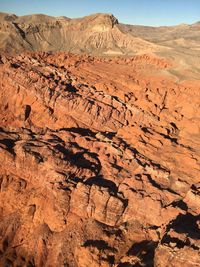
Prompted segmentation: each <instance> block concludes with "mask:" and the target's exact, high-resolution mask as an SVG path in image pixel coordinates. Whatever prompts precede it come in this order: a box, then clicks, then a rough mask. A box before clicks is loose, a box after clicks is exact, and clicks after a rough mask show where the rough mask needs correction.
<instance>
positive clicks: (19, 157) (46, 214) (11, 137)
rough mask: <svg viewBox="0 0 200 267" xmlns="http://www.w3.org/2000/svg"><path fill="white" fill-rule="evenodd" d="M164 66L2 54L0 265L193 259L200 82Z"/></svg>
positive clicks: (197, 240)
mask: <svg viewBox="0 0 200 267" xmlns="http://www.w3.org/2000/svg"><path fill="white" fill-rule="evenodd" d="M174 64H175V63H174V62H168V61H166V60H165V59H159V58H157V57H155V58H154V57H153V56H152V55H151V56H148V55H144V56H140V57H139V56H138V57H134V58H129V59H122V58H112V59H108V58H107V59H103V58H93V57H89V56H84V55H82V56H76V55H71V54H64V53H60V54H46V53H37V54H29V53H27V54H22V55H17V56H13V57H11V56H8V55H4V56H3V55H2V56H1V64H0V81H1V83H0V87H1V97H0V118H1V132H0V150H1V156H0V163H1V168H0V190H1V191H0V216H1V221H0V236H1V238H0V240H1V241H0V265H1V266H70V267H71V266H77V267H79V266H81V267H85V266H101V267H106V266H118V267H122V266H153V265H154V266H156V267H159V266H162V267H168V266H199V265H200V262H199V258H200V257H199V256H200V255H199V245H200V229H199V225H200V217H199V210H200V199H199V189H200V184H199V183H200V180H199V170H200V166H199V160H200V138H199V129H200V128H199V127H200V115H199V112H198V108H199V94H200V90H199V89H200V88H199V83H196V82H193V81H184V82H182V83H181V82H179V83H178V82H177V77H175V76H174V75H172V74H170V70H171V69H172V68H173V65H174Z"/></svg>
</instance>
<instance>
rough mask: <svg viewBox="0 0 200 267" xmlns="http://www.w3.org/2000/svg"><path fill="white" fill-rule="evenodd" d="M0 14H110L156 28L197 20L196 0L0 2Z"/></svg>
mask: <svg viewBox="0 0 200 267" xmlns="http://www.w3.org/2000/svg"><path fill="white" fill-rule="evenodd" d="M0 11H1V12H9V13H15V14H17V15H27V14H34V13H43V14H48V15H52V16H67V17H71V18H74V17H82V16H85V15H89V14H92V13H98V12H100V13H112V14H114V15H115V16H116V17H117V18H118V19H119V21H120V22H124V23H129V24H141V25H155V26H159V25H175V24H180V23H193V22H196V21H200V0H55V1H54V0H0Z"/></svg>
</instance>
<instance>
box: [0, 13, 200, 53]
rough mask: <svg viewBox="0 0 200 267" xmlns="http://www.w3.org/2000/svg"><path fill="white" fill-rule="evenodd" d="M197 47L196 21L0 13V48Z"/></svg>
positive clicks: (136, 49)
mask: <svg viewBox="0 0 200 267" xmlns="http://www.w3.org/2000/svg"><path fill="white" fill-rule="evenodd" d="M188 49H192V50H194V51H200V22H197V23H194V24H191V25H188V24H181V25H178V26H166V27H163V26H162V27H148V26H137V25H126V24H122V23H119V22H118V20H117V19H116V18H115V17H114V16H113V15H112V14H101V13H99V14H93V15H90V16H86V17H83V18H78V19H70V18H67V17H51V16H47V15H42V14H35V15H27V16H21V17H18V16H16V15H14V14H7V13H0V50H1V51H5V52H21V51H24V50H28V51H69V52H73V53H81V52H82V53H89V54H103V55H132V54H136V53H141V52H142V53H146V52H158V53H159V52H160V53H162V52H164V53H165V52H167V51H169V50H179V51H182V52H184V51H185V50H188Z"/></svg>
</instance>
